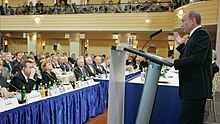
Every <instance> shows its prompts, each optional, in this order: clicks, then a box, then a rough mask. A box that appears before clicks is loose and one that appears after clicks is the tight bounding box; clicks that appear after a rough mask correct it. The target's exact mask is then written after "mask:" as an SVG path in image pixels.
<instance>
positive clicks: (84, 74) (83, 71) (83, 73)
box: [82, 68, 86, 77]
mask: <svg viewBox="0 0 220 124" xmlns="http://www.w3.org/2000/svg"><path fill="white" fill-rule="evenodd" d="M82 75H83V77H86V73H85V70H84V68H82Z"/></svg>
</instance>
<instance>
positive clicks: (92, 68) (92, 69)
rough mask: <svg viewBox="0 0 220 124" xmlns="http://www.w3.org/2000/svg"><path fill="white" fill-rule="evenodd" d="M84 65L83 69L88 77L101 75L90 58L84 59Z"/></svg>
mask: <svg viewBox="0 0 220 124" xmlns="http://www.w3.org/2000/svg"><path fill="white" fill-rule="evenodd" d="M86 63H87V64H86V65H85V68H86V69H87V71H88V73H89V76H90V77H91V76H93V77H95V76H96V74H97V75H98V74H102V71H101V70H99V69H98V68H96V66H95V65H94V64H93V61H92V58H91V57H87V58H86Z"/></svg>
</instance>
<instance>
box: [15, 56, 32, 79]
mask: <svg viewBox="0 0 220 124" xmlns="http://www.w3.org/2000/svg"><path fill="white" fill-rule="evenodd" d="M23 60H30V61H34V58H33V57H32V56H27V55H23V56H22V58H21V61H23ZM20 63H21V62H18V63H16V64H15V65H14V66H13V67H12V74H13V75H14V74H16V72H18V71H20Z"/></svg>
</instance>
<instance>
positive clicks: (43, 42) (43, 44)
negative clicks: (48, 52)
mask: <svg viewBox="0 0 220 124" xmlns="http://www.w3.org/2000/svg"><path fill="white" fill-rule="evenodd" d="M45 45H46V43H45V41H42V47H43V50H44V49H45Z"/></svg>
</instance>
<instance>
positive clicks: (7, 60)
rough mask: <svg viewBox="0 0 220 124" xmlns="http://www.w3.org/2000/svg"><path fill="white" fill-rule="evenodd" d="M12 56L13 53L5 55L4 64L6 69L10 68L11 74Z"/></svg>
mask: <svg viewBox="0 0 220 124" xmlns="http://www.w3.org/2000/svg"><path fill="white" fill-rule="evenodd" d="M11 58H12V56H11V53H10V52H7V53H6V54H5V56H4V64H3V66H4V67H6V68H8V70H9V73H11V71H12V66H13V65H12V62H11V61H12V59H11Z"/></svg>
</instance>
